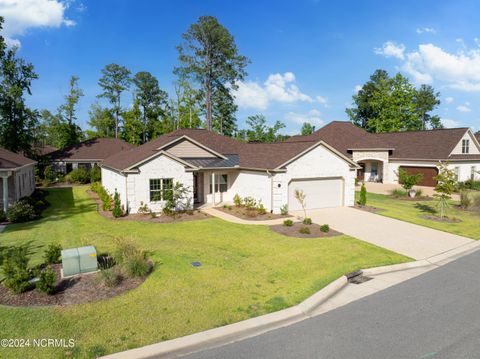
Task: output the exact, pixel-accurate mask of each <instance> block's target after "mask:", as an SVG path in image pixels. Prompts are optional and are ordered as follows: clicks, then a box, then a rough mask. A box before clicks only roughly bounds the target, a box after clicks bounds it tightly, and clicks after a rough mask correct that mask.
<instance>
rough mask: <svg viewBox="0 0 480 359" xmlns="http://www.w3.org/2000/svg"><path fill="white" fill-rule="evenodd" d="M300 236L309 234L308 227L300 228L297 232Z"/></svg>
mask: <svg viewBox="0 0 480 359" xmlns="http://www.w3.org/2000/svg"><path fill="white" fill-rule="evenodd" d="M298 231H299V232H300V233H301V234H310V228H308V227H300V229H299V230H298Z"/></svg>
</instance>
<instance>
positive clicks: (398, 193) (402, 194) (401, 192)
mask: <svg viewBox="0 0 480 359" xmlns="http://www.w3.org/2000/svg"><path fill="white" fill-rule="evenodd" d="M391 193H392V196H393V197H405V196H406V195H407V191H404V190H403V189H400V188H395V189H394V190H392V191H391Z"/></svg>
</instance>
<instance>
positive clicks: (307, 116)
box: [285, 109, 325, 128]
mask: <svg viewBox="0 0 480 359" xmlns="http://www.w3.org/2000/svg"><path fill="white" fill-rule="evenodd" d="M285 119H286V120H287V121H290V122H294V123H297V124H299V125H302V124H303V123H305V122H308V123H310V124H311V125H314V126H315V127H317V128H320V127H322V126H323V125H325V121H323V120H322V119H321V117H320V111H318V110H317V109H312V110H310V111H308V112H307V113H298V112H288V113H287V114H286V115H285Z"/></svg>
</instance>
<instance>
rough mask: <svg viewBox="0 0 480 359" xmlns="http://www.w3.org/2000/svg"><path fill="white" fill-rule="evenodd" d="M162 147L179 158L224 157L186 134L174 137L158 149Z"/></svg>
mask: <svg viewBox="0 0 480 359" xmlns="http://www.w3.org/2000/svg"><path fill="white" fill-rule="evenodd" d="M162 149H163V150H165V151H167V152H170V153H172V154H173V155H175V156H177V157H180V158H208V157H217V158H223V159H225V158H226V157H225V156H223V155H222V154H220V153H218V152H216V151H214V150H212V149H211V148H209V147H207V146H205V145H203V144H201V143H200V142H198V141H195V140H194V139H192V138H190V137H188V136H187V135H183V136H181V137H179V138H176V139H174V140H173V141H172V142H170V143H167V144H165V145H163V146H162V147H159V148H158V150H162Z"/></svg>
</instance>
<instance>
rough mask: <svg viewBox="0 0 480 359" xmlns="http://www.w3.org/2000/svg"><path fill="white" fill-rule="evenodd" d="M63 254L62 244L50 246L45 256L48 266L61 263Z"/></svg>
mask: <svg viewBox="0 0 480 359" xmlns="http://www.w3.org/2000/svg"><path fill="white" fill-rule="evenodd" d="M61 254H62V246H61V245H60V244H50V245H49V246H48V247H47V249H46V250H45V253H44V255H43V259H44V261H45V263H46V264H55V263H60V262H61V260H60V256H61Z"/></svg>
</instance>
